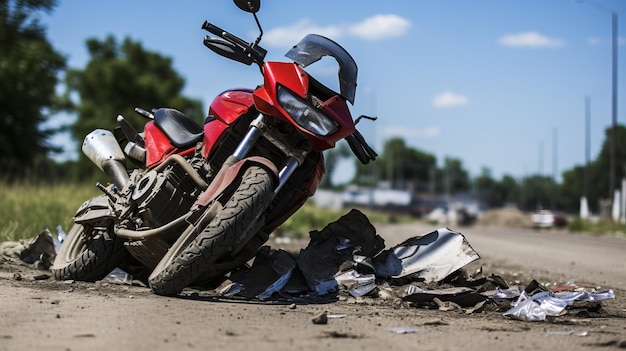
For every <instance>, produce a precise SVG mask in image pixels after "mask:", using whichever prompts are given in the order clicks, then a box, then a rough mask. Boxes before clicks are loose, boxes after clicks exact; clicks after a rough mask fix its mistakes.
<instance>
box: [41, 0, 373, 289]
mask: <svg viewBox="0 0 626 351" xmlns="http://www.w3.org/2000/svg"><path fill="white" fill-rule="evenodd" d="M235 4H236V5H237V6H238V7H239V8H240V9H242V10H243V11H246V12H250V13H252V14H253V16H254V19H255V21H256V23H257V25H258V27H259V31H260V35H259V37H258V38H257V39H256V40H255V41H254V42H253V43H247V42H246V41H244V40H243V39H240V38H238V37H236V36H234V35H233V34H231V33H229V32H227V31H225V30H223V29H221V28H219V27H217V26H215V25H213V24H211V23H208V22H205V23H204V24H203V26H202V28H203V29H204V30H207V31H208V32H210V33H212V34H214V35H216V36H217V37H209V36H206V37H205V38H204V45H205V46H206V47H208V48H209V49H211V50H212V51H214V52H216V53H217V54H219V55H221V56H224V57H226V58H229V59H232V60H235V61H237V62H241V63H244V64H246V65H252V64H253V63H254V64H256V65H258V66H259V68H260V70H261V73H262V75H263V77H264V81H263V84H262V85H261V86H259V87H257V88H256V89H231V90H227V91H225V92H223V93H221V94H220V95H219V96H217V97H216V98H215V99H214V100H213V102H212V103H211V106H210V108H209V115H208V117H207V118H206V119H205V122H204V126H203V127H200V126H198V125H197V124H196V123H195V122H193V120H191V119H189V118H188V117H186V116H185V115H183V114H182V113H180V112H178V111H176V110H174V109H168V108H160V109H156V110H153V111H152V112H147V111H145V110H142V109H136V111H137V112H138V113H140V114H142V115H144V116H146V117H147V118H149V119H150V120H149V121H148V123H146V125H145V127H144V131H143V133H138V132H136V131H135V130H134V129H133V128H132V127H131V126H130V125H129V124H128V123H127V122H126V121H125V120H124V119H123V117H121V116H119V117H118V124H119V127H118V128H116V131H115V133H111V132H109V131H105V130H100V129H99V130H96V131H94V132H92V133H90V134H89V135H88V136H87V137H86V138H85V142H84V144H83V152H84V153H85V154H86V155H87V156H88V157H89V158H90V159H91V160H92V161H93V162H94V163H95V164H96V165H97V166H99V167H100V169H102V170H103V171H105V172H107V173H108V174H109V175H111V176H112V178H113V184H110V185H108V186H106V187H105V186H102V185H98V186H99V187H100V188H101V190H102V191H103V193H104V195H102V196H99V197H97V198H94V199H91V200H88V201H87V202H85V203H84V204H83V205H82V206H81V207H80V208H79V209H78V211H77V213H76V215H75V217H74V222H75V225H74V226H73V227H72V229H71V230H70V232H69V233H68V236H67V238H66V240H65V242H64V243H63V246H62V247H61V250H60V252H59V253H58V255H57V258H56V260H55V263H54V265H53V267H52V270H53V271H54V273H55V277H56V278H57V279H76V280H92V281H93V280H98V279H102V278H103V277H104V276H105V275H106V274H108V273H109V272H110V271H111V270H112V269H113V268H115V267H118V266H122V268H124V265H130V264H131V263H133V262H136V261H138V262H139V263H140V264H141V266H142V267H143V268H145V269H146V270H147V271H149V272H151V274H150V276H149V278H148V279H147V280H148V282H149V285H150V287H151V288H152V290H153V291H154V292H155V293H157V294H160V295H175V294H177V293H179V292H180V291H181V290H182V289H184V288H185V287H187V286H189V285H190V284H198V283H202V282H208V281H211V280H215V279H218V278H221V277H223V276H224V275H225V274H227V273H228V272H230V271H232V270H233V269H235V268H237V267H240V266H242V265H244V264H245V263H246V262H247V261H248V260H250V259H251V258H253V257H254V256H255V255H256V253H257V250H258V248H259V247H260V246H262V245H263V244H264V243H265V242H266V241H267V239H268V237H269V235H270V234H271V233H272V231H273V230H274V229H276V228H277V227H278V226H279V225H280V224H282V223H283V222H284V221H285V220H286V219H288V218H289V217H290V216H291V215H292V214H293V213H295V212H296V211H297V210H298V209H299V208H300V207H301V206H302V205H303V204H304V202H305V201H306V200H307V198H308V197H310V196H312V195H313V194H314V193H315V190H316V188H317V186H318V184H319V183H320V180H321V178H322V177H323V175H324V173H325V168H324V157H323V154H322V152H323V151H324V150H327V149H330V148H333V147H334V146H335V143H336V142H337V141H339V140H341V139H344V138H345V139H346V141H347V142H348V145H349V146H350V148H351V149H352V151H353V152H354V153H355V155H356V156H357V158H358V159H359V160H360V161H361V162H362V163H368V162H369V161H371V160H374V159H375V158H376V156H377V155H376V153H375V152H374V151H373V150H372V149H371V148H370V147H369V146H368V145H367V143H366V142H365V140H364V138H363V137H362V135H361V134H360V133H359V132H358V131H357V130H356V129H355V124H356V123H358V121H359V120H360V119H361V118H368V119H375V118H372V117H367V116H361V117H359V118H357V120H356V122H355V121H354V120H353V119H352V116H351V114H350V110H349V108H348V105H347V101H349V102H350V103H354V96H355V90H356V77H357V66H356V63H355V62H354V60H353V59H352V57H351V56H350V54H349V53H348V52H346V51H345V50H344V49H343V48H342V47H341V46H340V45H338V44H337V43H335V42H334V41H332V40H330V39H328V38H325V37H322V36H319V35H315V34H309V35H307V36H306V37H305V38H304V39H302V41H300V43H298V44H297V45H296V46H294V47H293V48H292V49H291V50H289V52H288V53H287V54H286V57H287V58H289V59H291V60H292V62H265V61H264V58H265V56H266V53H267V51H266V50H265V49H263V48H262V47H261V46H259V42H260V41H261V37H262V34H263V30H262V28H261V25H260V23H259V20H258V18H257V16H256V13H257V11H258V10H259V7H260V1H259V0H235ZM324 56H329V57H332V58H334V59H335V60H336V61H337V63H338V66H339V88H340V89H339V90H340V92H335V91H333V90H332V89H330V88H328V87H326V86H324V85H323V84H322V83H320V82H319V81H317V80H316V79H315V78H313V77H312V76H311V75H309V74H308V73H307V72H306V71H305V70H304V68H306V67H307V66H309V65H310V64H312V63H314V62H316V61H318V60H320V59H321V58H322V57H324ZM122 147H123V149H124V151H122ZM126 157H128V158H130V159H132V160H133V161H134V162H135V163H138V164H142V165H145V168H142V169H135V170H133V171H131V172H128V171H127V170H126V166H125V159H126Z"/></svg>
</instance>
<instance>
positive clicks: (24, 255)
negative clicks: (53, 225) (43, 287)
mask: <svg viewBox="0 0 626 351" xmlns="http://www.w3.org/2000/svg"><path fill="white" fill-rule="evenodd" d="M0 254H1V255H3V256H6V257H11V258H17V259H20V260H22V261H23V262H25V263H28V264H33V265H36V266H37V267H38V268H41V269H44V270H47V269H49V268H50V267H51V266H52V263H53V262H54V258H55V257H56V250H55V249H54V241H53V238H52V234H51V233H50V230H48V228H44V229H43V231H42V232H41V233H39V235H37V236H36V237H34V238H31V239H22V240H20V241H5V242H2V243H0Z"/></svg>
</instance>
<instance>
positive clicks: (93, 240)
mask: <svg viewBox="0 0 626 351" xmlns="http://www.w3.org/2000/svg"><path fill="white" fill-rule="evenodd" d="M129 257H130V253H129V252H128V250H126V248H125V247H124V243H123V241H122V240H121V239H120V238H118V237H117V236H116V235H114V234H112V235H110V237H108V236H107V235H104V234H102V233H101V234H99V235H95V236H92V235H87V233H86V232H85V227H84V226H83V225H82V224H74V225H73V226H72V229H70V231H69V232H68V233H67V236H66V238H65V240H64V241H63V245H62V246H61V249H60V250H59V252H58V253H57V256H56V258H55V260H54V264H53V265H52V267H51V268H50V269H51V270H52V272H53V273H54V277H55V279H57V280H79V281H88V282H94V281H97V280H102V279H103V278H104V277H106V276H107V274H109V273H110V272H111V271H112V270H113V269H114V268H115V267H117V266H118V265H119V264H120V263H122V262H124V261H125V260H127V259H128V258H129Z"/></svg>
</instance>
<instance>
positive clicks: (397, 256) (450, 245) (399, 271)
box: [374, 228, 480, 283]
mask: <svg viewBox="0 0 626 351" xmlns="http://www.w3.org/2000/svg"><path fill="white" fill-rule="evenodd" d="M479 258H480V256H479V255H478V253H476V251H474V249H472V247H471V246H470V245H469V243H468V242H467V240H466V239H465V237H464V236H463V235H462V234H461V233H457V232H453V231H451V230H449V229H448V228H440V229H437V230H435V231H434V232H431V233H429V234H426V235H424V236H422V237H416V238H410V239H408V240H406V241H405V242H403V243H401V244H399V245H397V246H395V247H393V248H392V249H390V250H388V251H386V252H384V253H383V254H381V255H379V256H378V257H376V258H375V259H374V267H375V268H376V275H378V276H380V277H385V278H389V277H390V278H403V277H409V278H412V279H413V280H418V281H424V282H426V283H429V282H434V281H435V282H436V281H441V280H443V279H444V278H445V277H447V276H448V275H450V274H452V273H453V272H454V271H456V270H457V269H459V268H462V267H464V266H465V265H467V264H468V263H471V262H473V261H475V260H477V259H479Z"/></svg>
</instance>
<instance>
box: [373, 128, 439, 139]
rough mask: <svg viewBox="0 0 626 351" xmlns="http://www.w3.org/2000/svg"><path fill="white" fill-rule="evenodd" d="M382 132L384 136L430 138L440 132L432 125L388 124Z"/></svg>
mask: <svg viewBox="0 0 626 351" xmlns="http://www.w3.org/2000/svg"><path fill="white" fill-rule="evenodd" d="M382 134H383V135H382V136H383V137H384V138H389V137H402V138H404V139H432V138H435V137H438V136H439V135H440V134H441V129H440V128H439V127H434V126H433V127H428V128H423V129H415V128H407V127H406V126H388V127H385V128H383V130H382Z"/></svg>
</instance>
